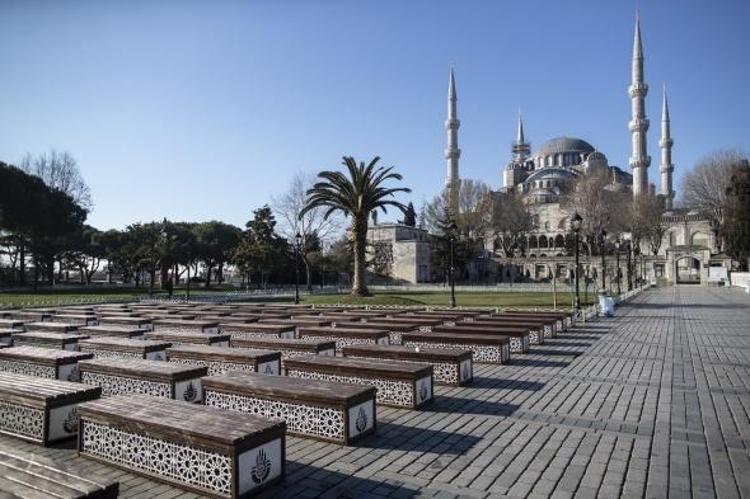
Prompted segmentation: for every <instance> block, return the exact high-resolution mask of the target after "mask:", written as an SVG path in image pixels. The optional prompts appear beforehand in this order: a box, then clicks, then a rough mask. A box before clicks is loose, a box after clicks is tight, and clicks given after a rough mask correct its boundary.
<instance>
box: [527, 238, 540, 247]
mask: <svg viewBox="0 0 750 499" xmlns="http://www.w3.org/2000/svg"><path fill="white" fill-rule="evenodd" d="M538 247H539V242H538V241H537V238H536V236H531V237H529V248H538Z"/></svg>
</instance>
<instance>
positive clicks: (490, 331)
mask: <svg viewBox="0 0 750 499" xmlns="http://www.w3.org/2000/svg"><path fill="white" fill-rule="evenodd" d="M433 332H434V333H445V334H454V335H459V336H463V335H467V334H469V335H471V334H484V335H492V336H495V335H499V336H507V337H508V338H510V351H511V353H529V351H530V345H531V333H530V330H529V329H528V328H525V327H512V326H507V327H502V326H494V325H476V326H474V325H472V326H464V325H463V324H461V325H460V326H440V327H437V328H435V329H434V330H433ZM535 337H536V338H540V337H542V335H541V334H538V335H535Z"/></svg>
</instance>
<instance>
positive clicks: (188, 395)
mask: <svg viewBox="0 0 750 499" xmlns="http://www.w3.org/2000/svg"><path fill="white" fill-rule="evenodd" d="M196 395H198V390H196V389H195V387H194V386H193V382H192V381H191V382H190V383H188V386H187V388H185V392H184V393H183V394H182V398H183V399H185V401H186V402H192V401H193V400H195V397H196Z"/></svg>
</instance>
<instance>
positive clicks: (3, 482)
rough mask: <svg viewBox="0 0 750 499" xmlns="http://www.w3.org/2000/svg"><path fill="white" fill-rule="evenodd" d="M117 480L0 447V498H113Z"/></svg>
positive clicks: (117, 488) (115, 492) (116, 489)
mask: <svg viewBox="0 0 750 499" xmlns="http://www.w3.org/2000/svg"><path fill="white" fill-rule="evenodd" d="M118 493H119V484H118V482H117V481H115V480H112V479H111V478H107V477H104V476H101V475H99V474H96V473H92V472H91V471H90V470H83V469H78V468H77V467H72V466H69V465H64V464H62V463H59V462H55V461H53V460H51V459H49V458H46V457H43V456H39V455H36V454H31V453H29V452H22V451H20V450H12V451H11V450H10V449H5V448H2V447H0V497H3V498H8V499H10V498H24V499H47V498H58V499H116V498H117V495H118Z"/></svg>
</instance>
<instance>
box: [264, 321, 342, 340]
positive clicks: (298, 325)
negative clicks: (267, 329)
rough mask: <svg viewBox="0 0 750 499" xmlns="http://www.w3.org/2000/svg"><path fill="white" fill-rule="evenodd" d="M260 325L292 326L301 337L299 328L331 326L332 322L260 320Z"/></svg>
mask: <svg viewBox="0 0 750 499" xmlns="http://www.w3.org/2000/svg"><path fill="white" fill-rule="evenodd" d="M258 324H276V325H280V326H291V327H293V328H294V330H295V331H296V332H297V337H299V328H301V327H324V326H330V325H331V321H330V320H327V319H259V320H258Z"/></svg>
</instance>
